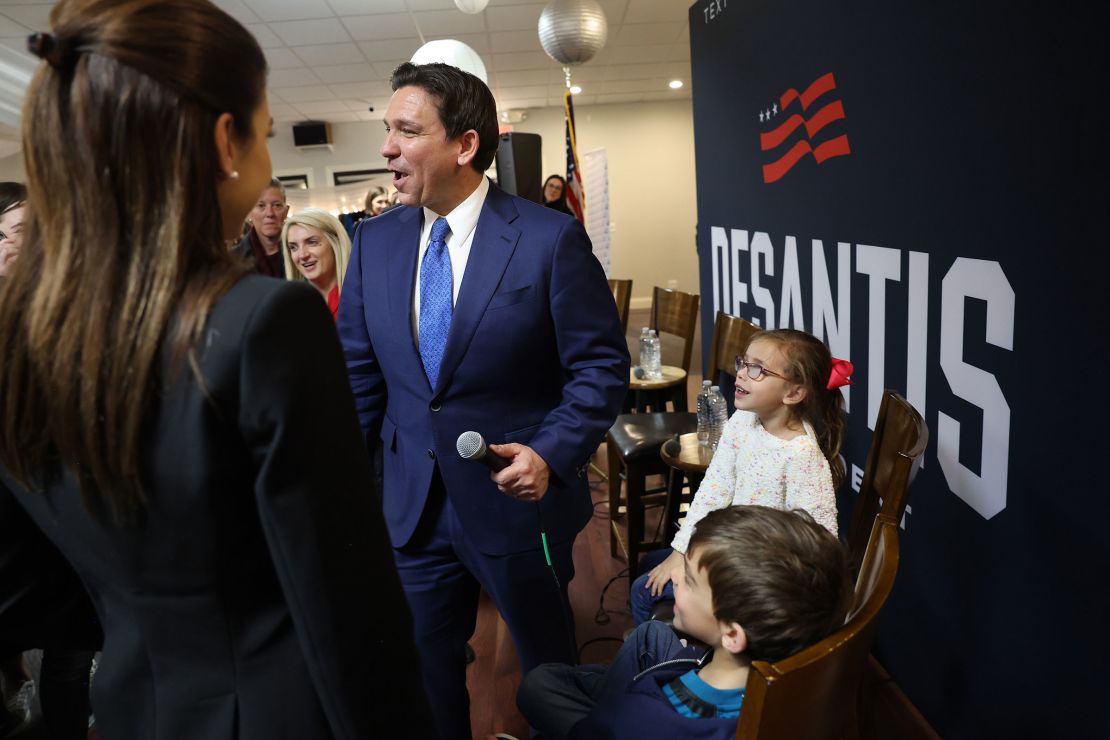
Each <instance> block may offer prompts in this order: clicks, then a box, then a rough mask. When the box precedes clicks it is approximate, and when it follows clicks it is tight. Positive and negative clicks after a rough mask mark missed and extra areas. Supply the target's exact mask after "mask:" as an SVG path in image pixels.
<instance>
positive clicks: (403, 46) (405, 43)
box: [358, 36, 420, 62]
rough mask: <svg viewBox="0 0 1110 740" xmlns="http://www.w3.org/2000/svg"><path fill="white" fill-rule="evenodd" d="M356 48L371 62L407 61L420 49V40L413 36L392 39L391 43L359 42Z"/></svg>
mask: <svg viewBox="0 0 1110 740" xmlns="http://www.w3.org/2000/svg"><path fill="white" fill-rule="evenodd" d="M358 46H359V48H360V49H362V53H363V54H365V55H366V59H367V60H368V61H371V62H382V61H387V60H390V59H409V58H410V57H411V56H412V55H413V53H414V52H415V51H416V50H417V49H419V48H420V39H418V38H416V37H415V36H413V37H412V38H407V39H393V40H391V41H360V42H358Z"/></svg>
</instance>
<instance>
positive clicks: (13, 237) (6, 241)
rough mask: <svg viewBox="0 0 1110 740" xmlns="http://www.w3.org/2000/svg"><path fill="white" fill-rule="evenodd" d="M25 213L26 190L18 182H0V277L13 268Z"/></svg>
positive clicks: (19, 244) (17, 255)
mask: <svg viewBox="0 0 1110 740" xmlns="http://www.w3.org/2000/svg"><path fill="white" fill-rule="evenodd" d="M26 211H27V188H26V187H24V186H23V183H19V182H0V277H6V276H7V275H8V274H9V273H10V272H11V270H12V268H13V267H15V260H16V258H17V257H19V250H20V248H21V247H22V246H23V215H24V213H26Z"/></svg>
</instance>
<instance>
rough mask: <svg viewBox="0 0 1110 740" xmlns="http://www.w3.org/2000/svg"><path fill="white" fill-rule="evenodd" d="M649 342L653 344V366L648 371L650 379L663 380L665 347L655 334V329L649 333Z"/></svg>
mask: <svg viewBox="0 0 1110 740" xmlns="http://www.w3.org/2000/svg"><path fill="white" fill-rule="evenodd" d="M648 341H649V342H650V344H651V365H650V369H649V370H648V377H650V378H651V379H652V380H662V379H663V347H662V345H661V344H660V341H659V335H658V334H656V333H655V329H651V330H649V331H648Z"/></svg>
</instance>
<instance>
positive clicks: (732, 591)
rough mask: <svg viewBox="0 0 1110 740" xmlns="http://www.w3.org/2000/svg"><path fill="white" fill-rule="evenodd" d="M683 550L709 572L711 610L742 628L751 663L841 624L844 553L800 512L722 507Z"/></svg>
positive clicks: (845, 593)
mask: <svg viewBox="0 0 1110 740" xmlns="http://www.w3.org/2000/svg"><path fill="white" fill-rule="evenodd" d="M687 553H688V554H689V553H696V554H697V556H698V567H699V568H700V569H701V570H704V571H705V573H706V577H707V580H708V581H709V588H710V590H712V592H713V615H714V616H715V617H716V618H717V619H719V620H720V621H722V622H726V623H731V622H736V623H737V624H739V625H740V626H741V627H742V628H743V629H744V633H745V634H746V635H747V638H748V649H747V650H745V651H744V654H745V655H746V656H747V657H749V658H750V659H752V660H765V661H767V662H770V663H773V662H775V661H778V660H782V659H783V658H788V657H790V656H791V655H794V654H795V653H797V652H799V651H801V650H803V649H804V648H807V647H809V646H810V645H813V644H815V643H817V642H819V641H820V640H822V639H824V638H825V637H828V636H829V635H830V634H832V633H833V632H835V631H836V630H837V629H839V628H840V627H841V626H842V625H843V624H844V618H845V616H846V615H847V612H848V606H849V604H850V603H851V599H852V582H851V579H850V578H849V575H848V558H847V555H846V553H845V551H844V547H843V545H841V544H840V540H838V539H837V538H836V537H835V536H834V535H833V534H831V533H830V532H829V531H828V530H827V529H825V528H824V527H822V526H821V525H820V524H817V523H816V522H815V521H813V518H812V517H811V516H810V515H809V514H808V513H806V512H805V511H801V510H795V511H779V510H778V509H771V508H768V507H766V506H730V507H728V508H726V509H719V510H717V511H714V512H712V513H710V514H708V515H706V517H705V518H704V519H702V520H701V521H700V522H698V524H697V527H696V528H695V529H694V535H693V536H692V537H691V538H690V546H689V549H688V550H687Z"/></svg>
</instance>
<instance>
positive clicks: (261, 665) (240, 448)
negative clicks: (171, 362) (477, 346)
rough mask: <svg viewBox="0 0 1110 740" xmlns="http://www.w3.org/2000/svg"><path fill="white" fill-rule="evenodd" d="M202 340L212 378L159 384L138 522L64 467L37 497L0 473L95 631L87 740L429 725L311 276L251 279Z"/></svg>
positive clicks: (358, 441)
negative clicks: (91, 724) (85, 604)
mask: <svg viewBox="0 0 1110 740" xmlns="http://www.w3.org/2000/svg"><path fill="white" fill-rule="evenodd" d="M201 344H202V346H201V348H200V352H199V355H200V367H201V369H202V372H203V376H204V379H205V386H206V388H205V389H204V390H202V389H201V387H200V386H199V385H198V383H197V382H196V380H195V379H194V376H193V374H192V372H191V371H189V370H188V369H186V370H185V371H184V372H183V373H181V374H180V375H178V376H177V378H176V379H175V380H169V379H167V380H166V382H165V383H164V387H162V388H160V389H159V391H158V392H157V393H156V398H157V400H156V402H155V404H154V405H153V408H152V413H151V417H150V422H149V424H148V427H147V428H148V429H149V431H148V432H146V434H145V438H144V445H143V455H142V457H143V466H144V469H143V474H144V480H145V482H146V483H145V485H146V494H147V498H148V501H147V503H146V507H145V511H144V515H143V517H142V520H141V523H140V524H139V525H138V526H133V527H130V528H125V527H119V526H114V525H112V524H111V523H110V522H111V519H110V517H108V515H107V514H105V513H104V512H94V515H90V513H89V512H87V511H86V510H85V508H84V507H83V506H82V503H81V498H80V496H79V495H78V488H77V485H76V482H75V480H74V479H73V476H72V475H70V474H69V473H68V472H66V473H64V474H61V475H56V476H53V478H54V479H53V480H50V479H48V480H47V482H46V485H45V486H44V488H45V490H44V491H42V492H37V493H36V492H29V491H27V490H24V489H22V488H19V487H16V486H14V485H13V484H12V481H11V480H10V479H9V478H8V477H7V476H6V474H2V473H0V479H2V480H3V482H4V484H6V485H7V486H8V487H9V488H10V489H11V492H12V493H14V495H15V496H16V498H18V499H19V501H20V503H21V504H23V507H24V508H25V509H26V510H27V511H28V512H29V513H30V514H31V516H32V517H33V518H34V520H35V522H36V523H37V524H38V525H39V527H41V528H42V529H43V530H44V531H45V532H46V534H47V536H48V537H50V539H51V540H53V541H54V543H55V544H56V545H57V546H58V547H59V549H61V550H62V552H63V553H64V554H65V556H66V557H67V558H68V559H69V560H70V562H71V563H72V564H73V566H74V567H75V569H76V570H77V572H78V573H79V574H80V575H81V577H82V579H83V580H84V581H85V584H86V585H87V587H88V589H89V591H90V593H91V595H92V599H93V602H94V604H95V606H96V610H97V612H98V613H99V615H100V618H101V621H102V623H103V625H104V632H105V644H104V654H103V658H102V660H101V663H100V668H99V670H98V672H97V675H96V680H95V682H94V685H93V707H94V710H95V711H96V717H97V724H98V726H99V728H100V736H101V737H102V738H104V740H162V739H168V738H175V739H176V738H180V739H181V740H222V739H224V738H228V739H230V738H240V739H242V740H248V739H254V738H257V739H258V740H263V739H265V740H272V739H273V738H291V739H292V738H296V739H297V740H307V739H310V738H312V739H315V738H330V737H336V738H348V739H350V740H356V739H357V740H363V739H364V738H373V737H392V736H394V732H393V730H392V729H391V728H393V727H395V726H397V723H398V722H400V723H402V726H403V727H404V728H405V730H406V734H407V735H408V736H412V737H429V736H430V734H431V732H430V730H427V729H425V727H424V725H423V724H422V723H423V722H425V721H426V719H427V717H428V711H427V703H426V700H425V698H424V695H423V690H422V684H421V679H420V675H419V670H418V668H417V663H416V658H415V650H414V646H413V641H412V628H411V621H410V617H409V612H408V608H407V605H406V603H405V599H404V596H403V594H402V592H401V587H400V583H399V580H398V578H397V573H396V570H395V567H394V564H393V554H392V551H391V549H390V546H389V539H388V536H387V534H386V531H385V525H384V522H383V520H382V515H381V509H380V503H379V501H378V498H377V493H376V491H375V490H374V484H373V475H372V472H371V467H370V462H369V459H368V457H367V454H366V448H365V446H364V445H363V443H362V438H361V434H360V431H359V425H358V421H357V419H356V417H355V412H354V402H353V398H352V395H351V391H350V386H349V384H348V382H347V379H346V372H345V369H344V365H343V358H342V355H341V352H340V348H339V341H338V339H337V336H336V333H335V328H334V326H333V324H332V320H331V316H330V315H329V314H328V310H327V307H326V306H325V304H324V302H323V301H322V300H320V296H319V294H318V293H317V292H316V291H315V290H314V289H313V288H312V287H311V286H309V285H307V284H306V283H289V282H284V281H278V280H273V279H270V278H265V277H260V276H248V277H246V278H244V279H243V280H241V281H240V282H239V283H238V284H237V285H236V286H235V287H234V288H232V289H231V290H230V291H229V292H228V294H227V295H226V296H224V297H223V298H222V299H221V300H220V301H219V302H218V304H217V305H216V306H215V308H214V309H213V311H212V314H211V317H210V320H209V322H208V326H207V328H206V331H205V334H204V337H203V341H202V343H201ZM167 356H168V355H167ZM206 393H207V396H208V397H207V398H206ZM2 547H3V544H0V548H2Z"/></svg>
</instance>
